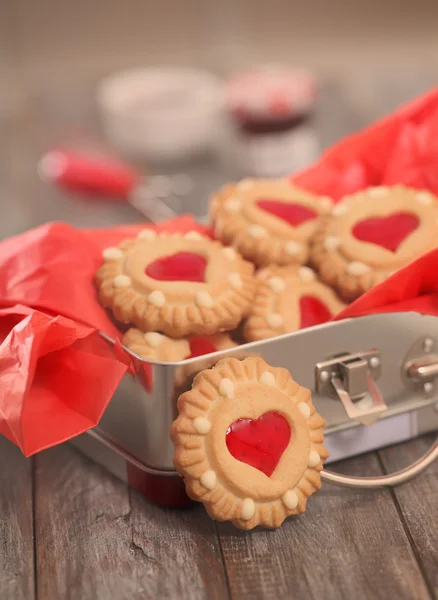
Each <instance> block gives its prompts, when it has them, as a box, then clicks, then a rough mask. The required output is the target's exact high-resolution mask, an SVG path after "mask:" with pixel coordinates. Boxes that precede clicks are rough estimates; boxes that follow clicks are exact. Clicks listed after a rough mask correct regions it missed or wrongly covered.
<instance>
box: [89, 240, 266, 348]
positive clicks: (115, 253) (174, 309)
mask: <svg viewBox="0 0 438 600" xmlns="http://www.w3.org/2000/svg"><path fill="white" fill-rule="evenodd" d="M103 259H104V264H103V265H102V266H101V268H100V269H99V271H98V272H97V275H96V282H97V286H98V288H99V299H100V301H101V302H102V304H103V305H104V306H107V307H109V308H110V309H111V310H112V312H113V314H114V317H115V318H116V319H117V320H118V321H121V322H123V323H132V324H134V325H135V326H136V327H138V328H139V329H140V330H142V331H144V332H156V331H159V332H162V333H164V334H166V335H168V336H170V337H173V338H182V337H185V336H187V335H212V334H214V333H217V332H218V331H225V330H231V329H234V328H235V327H236V326H237V325H238V323H239V322H240V321H241V319H242V317H244V316H245V315H246V314H247V313H248V312H249V309H250V306H251V302H252V299H253V296H254V292H255V279H254V277H253V271H254V266H253V265H252V264H251V263H249V262H247V261H245V260H244V259H243V258H242V257H241V256H240V255H239V254H238V253H237V252H235V251H234V250H233V249H232V248H225V247H224V246H222V244H221V243H219V242H217V241H213V240H210V239H208V238H205V237H203V236H201V235H200V234H199V233H196V232H190V233H187V234H185V235H180V234H174V235H167V234H156V233H155V232H154V231H152V230H150V229H146V230H144V231H143V232H141V233H140V234H139V236H138V237H137V239H135V240H127V241H125V242H123V243H122V244H120V246H118V247H117V248H106V249H105V250H104V251H103Z"/></svg>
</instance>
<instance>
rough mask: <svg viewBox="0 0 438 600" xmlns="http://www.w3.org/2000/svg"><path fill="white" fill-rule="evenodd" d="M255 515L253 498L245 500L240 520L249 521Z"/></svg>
mask: <svg viewBox="0 0 438 600" xmlns="http://www.w3.org/2000/svg"><path fill="white" fill-rule="evenodd" d="M254 514H255V504H254V500H253V499H252V498H245V500H244V501H243V502H242V508H241V509H240V518H241V519H243V520H244V521H249V520H250V519H252V517H253V516H254Z"/></svg>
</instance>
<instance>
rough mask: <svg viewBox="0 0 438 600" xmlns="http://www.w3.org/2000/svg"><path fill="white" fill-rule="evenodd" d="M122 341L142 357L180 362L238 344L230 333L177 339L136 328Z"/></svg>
mask: <svg viewBox="0 0 438 600" xmlns="http://www.w3.org/2000/svg"><path fill="white" fill-rule="evenodd" d="M122 343H123V345H124V346H126V347H127V348H128V349H129V350H131V351H132V352H135V353H136V354H138V355H139V356H141V357H142V358H146V359H147V360H153V361H157V362H178V361H181V360H186V359H187V358H195V357H197V356H204V355H206V354H211V353H213V352H218V351H220V350H226V349H228V348H234V347H235V346H237V344H236V343H235V342H234V341H233V340H232V339H231V336H230V335H229V334H228V333H215V334H213V335H210V336H190V337H188V338H182V339H179V340H175V339H173V338H170V337H168V336H167V335H163V334H162V333H158V332H156V331H149V332H147V333H143V331H140V330H139V329H135V328H131V329H128V331H127V332H126V333H125V335H124V336H123V340H122Z"/></svg>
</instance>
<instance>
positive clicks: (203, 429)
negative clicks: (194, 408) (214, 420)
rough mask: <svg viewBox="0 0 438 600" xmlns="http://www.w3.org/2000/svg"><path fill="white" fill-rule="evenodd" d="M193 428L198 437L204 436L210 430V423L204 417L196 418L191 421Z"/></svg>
mask: <svg viewBox="0 0 438 600" xmlns="http://www.w3.org/2000/svg"><path fill="white" fill-rule="evenodd" d="M193 427H194V428H195V430H196V432H197V433H199V434H200V435H206V434H207V433H208V432H209V431H210V429H211V423H210V421H209V420H208V419H206V418H205V417H196V419H193Z"/></svg>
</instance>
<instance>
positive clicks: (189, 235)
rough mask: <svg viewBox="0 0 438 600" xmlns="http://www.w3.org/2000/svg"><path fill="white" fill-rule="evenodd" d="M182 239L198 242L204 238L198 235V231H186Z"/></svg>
mask: <svg viewBox="0 0 438 600" xmlns="http://www.w3.org/2000/svg"><path fill="white" fill-rule="evenodd" d="M184 238H185V239H186V240H195V241H198V240H203V239H204V236H203V235H201V234H200V233H199V231H188V232H187V233H186V234H185V235H184Z"/></svg>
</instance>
